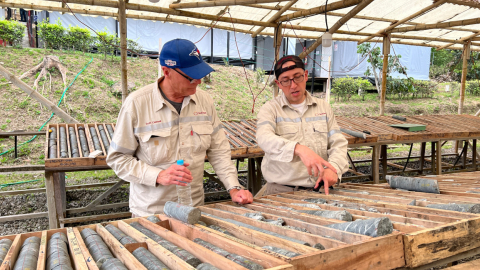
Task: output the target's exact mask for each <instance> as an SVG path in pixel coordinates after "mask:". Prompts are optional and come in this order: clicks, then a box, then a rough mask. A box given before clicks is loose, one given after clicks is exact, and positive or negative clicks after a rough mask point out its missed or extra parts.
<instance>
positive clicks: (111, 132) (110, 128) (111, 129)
mask: <svg viewBox="0 0 480 270" xmlns="http://www.w3.org/2000/svg"><path fill="white" fill-rule="evenodd" d="M106 126H107V131H108V134H109V135H110V139H113V128H112V126H111V125H106Z"/></svg>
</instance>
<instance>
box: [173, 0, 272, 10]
mask: <svg viewBox="0 0 480 270" xmlns="http://www.w3.org/2000/svg"><path fill="white" fill-rule="evenodd" d="M273 2H278V0H216V1H202V2H187V3H175V4H170V6H169V8H172V9H177V8H202V7H216V6H235V5H248V4H256V3H273Z"/></svg>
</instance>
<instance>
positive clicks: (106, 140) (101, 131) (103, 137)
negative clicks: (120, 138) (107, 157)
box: [98, 125, 110, 153]
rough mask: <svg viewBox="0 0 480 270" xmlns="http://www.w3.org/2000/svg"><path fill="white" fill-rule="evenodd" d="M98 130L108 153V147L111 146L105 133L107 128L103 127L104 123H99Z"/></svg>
mask: <svg viewBox="0 0 480 270" xmlns="http://www.w3.org/2000/svg"><path fill="white" fill-rule="evenodd" d="M98 132H100V138H102V142H103V146H104V147H105V151H106V152H107V153H108V148H109V146H110V143H109V142H108V138H107V133H105V129H104V128H103V125H98Z"/></svg>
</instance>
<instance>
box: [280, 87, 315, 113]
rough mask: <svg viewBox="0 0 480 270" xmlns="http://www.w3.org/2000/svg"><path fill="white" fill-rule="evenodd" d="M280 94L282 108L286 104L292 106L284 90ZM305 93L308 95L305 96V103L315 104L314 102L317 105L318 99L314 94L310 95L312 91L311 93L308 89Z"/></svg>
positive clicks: (308, 104)
mask: <svg viewBox="0 0 480 270" xmlns="http://www.w3.org/2000/svg"><path fill="white" fill-rule="evenodd" d="M280 95H281V98H280V105H281V106H282V108H283V107H285V106H288V107H290V108H292V106H291V104H290V102H288V100H287V97H285V95H284V94H283V92H282V93H280ZM305 95H306V97H305V104H306V105H307V106H311V105H314V104H315V105H316V104H317V101H315V99H313V97H312V95H310V93H309V92H308V91H305ZM292 109H293V108H292Z"/></svg>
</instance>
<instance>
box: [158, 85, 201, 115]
mask: <svg viewBox="0 0 480 270" xmlns="http://www.w3.org/2000/svg"><path fill="white" fill-rule="evenodd" d="M164 79H165V76H162V77H160V78H159V79H158V80H157V82H156V83H155V85H154V87H153V98H154V100H159V102H154V105H153V106H154V110H155V111H156V112H157V111H159V110H161V109H162V108H163V106H164V105H166V103H165V99H164V98H163V96H162V93H160V88H159V87H158V84H159V83H160V82H162V81H163V80H164ZM197 99H198V97H197V94H194V95H190V96H188V97H185V98H184V99H183V105H182V109H183V108H184V107H186V106H187V105H188V103H189V102H190V100H192V101H193V102H194V103H195V104H196V103H197Z"/></svg>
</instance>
